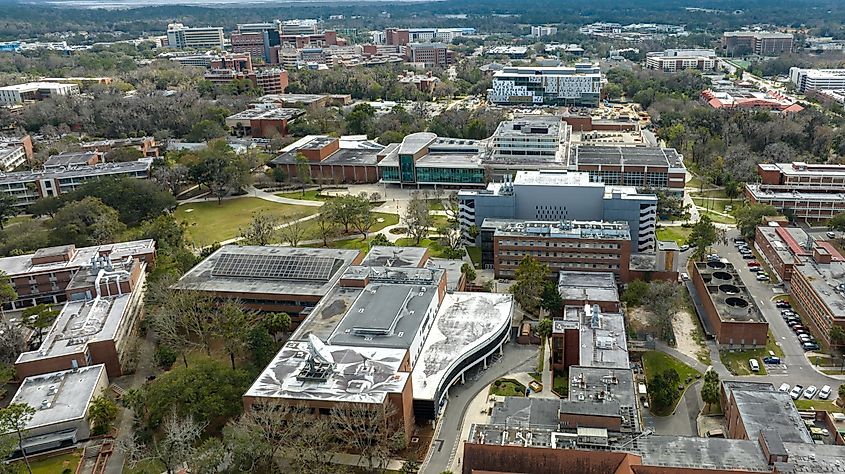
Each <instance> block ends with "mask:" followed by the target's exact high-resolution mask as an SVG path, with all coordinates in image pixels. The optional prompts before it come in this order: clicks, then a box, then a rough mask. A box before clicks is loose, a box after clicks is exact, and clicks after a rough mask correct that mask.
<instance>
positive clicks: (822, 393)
mask: <svg viewBox="0 0 845 474" xmlns="http://www.w3.org/2000/svg"><path fill="white" fill-rule="evenodd" d="M829 396H830V385H825V386H823V387H822V389H821V390H819V398H821V399H822V400H827V397H829Z"/></svg>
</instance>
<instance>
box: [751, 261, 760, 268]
mask: <svg viewBox="0 0 845 474" xmlns="http://www.w3.org/2000/svg"><path fill="white" fill-rule="evenodd" d="M748 266H749V267H759V266H760V262H758V261H756V260H752V261H750V262H748Z"/></svg>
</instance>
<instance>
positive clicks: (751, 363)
mask: <svg viewBox="0 0 845 474" xmlns="http://www.w3.org/2000/svg"><path fill="white" fill-rule="evenodd" d="M748 366H749V367H751V371H752V372H759V371H760V363H759V362H757V359H748Z"/></svg>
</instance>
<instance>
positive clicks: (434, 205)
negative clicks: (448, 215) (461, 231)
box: [428, 199, 446, 211]
mask: <svg viewBox="0 0 845 474" xmlns="http://www.w3.org/2000/svg"><path fill="white" fill-rule="evenodd" d="M428 208H429V209H431V210H432V211H442V210H445V209H446V207H445V206H443V201H441V200H440V199H429V200H428Z"/></svg>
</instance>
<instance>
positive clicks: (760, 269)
mask: <svg viewBox="0 0 845 474" xmlns="http://www.w3.org/2000/svg"><path fill="white" fill-rule="evenodd" d="M748 271H749V272H751V273H757V272H762V271H763V269H762V268H760V267H751V268H749V269H748Z"/></svg>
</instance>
